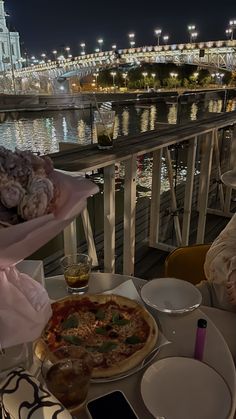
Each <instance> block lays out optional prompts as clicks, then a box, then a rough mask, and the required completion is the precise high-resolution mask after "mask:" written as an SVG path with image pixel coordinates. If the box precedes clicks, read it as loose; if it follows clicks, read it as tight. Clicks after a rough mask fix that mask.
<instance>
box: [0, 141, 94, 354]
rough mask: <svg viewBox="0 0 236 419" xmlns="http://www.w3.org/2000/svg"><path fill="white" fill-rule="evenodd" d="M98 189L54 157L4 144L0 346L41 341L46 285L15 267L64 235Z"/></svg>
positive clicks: (0, 158) (0, 165)
mask: <svg viewBox="0 0 236 419" xmlns="http://www.w3.org/2000/svg"><path fill="white" fill-rule="evenodd" d="M97 192H98V187H97V186H96V185H94V184H93V183H92V182H90V181H89V180H87V179H84V178H83V177H78V178H74V177H71V176H69V175H66V174H63V173H59V172H57V171H56V170H54V169H53V165H52V162H51V160H50V159H49V158H41V157H39V156H35V155H34V154H33V153H31V152H29V151H18V150H17V151H16V152H11V151H8V150H6V149H4V148H2V147H1V148H0V202H1V204H0V220H1V221H0V224H1V226H2V227H3V228H0V349H1V347H2V348H7V347H10V346H13V345H17V344H20V343H23V342H29V341H32V340H34V339H36V338H37V337H38V336H39V335H40V333H41V331H42V329H43V327H44V325H45V324H46V322H47V321H48V319H49V317H50V315H51V307H50V302H49V298H48V295H47V293H46V291H45V289H44V288H43V287H42V286H41V285H40V284H39V283H37V282H36V281H34V280H33V279H32V278H30V277H29V276H27V275H25V274H21V273H20V272H18V271H17V269H16V268H15V265H16V264H17V263H18V262H19V261H21V260H23V259H24V258H26V257H28V256H29V255H31V254H32V253H33V252H35V251H36V250H38V249H39V248H40V247H42V246H43V245H44V244H45V243H47V242H48V241H49V240H51V239H52V238H53V237H55V236H56V235H57V234H59V233H60V232H61V231H62V230H63V229H64V228H65V227H66V226H67V225H68V224H69V223H70V222H71V221H72V220H73V219H74V218H75V217H76V216H77V215H78V214H79V213H80V212H81V211H82V210H83V209H84V207H85V205H86V199H87V198H88V197H89V196H91V195H93V194H95V193H97Z"/></svg>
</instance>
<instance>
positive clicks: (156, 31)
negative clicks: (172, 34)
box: [154, 29, 162, 46]
mask: <svg viewBox="0 0 236 419" xmlns="http://www.w3.org/2000/svg"><path fill="white" fill-rule="evenodd" d="M154 32H155V35H156V37H157V45H158V46H159V45H160V36H161V33H162V29H155V31H154Z"/></svg>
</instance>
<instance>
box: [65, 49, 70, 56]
mask: <svg viewBox="0 0 236 419" xmlns="http://www.w3.org/2000/svg"><path fill="white" fill-rule="evenodd" d="M65 51H66V52H67V58H69V52H70V47H65Z"/></svg>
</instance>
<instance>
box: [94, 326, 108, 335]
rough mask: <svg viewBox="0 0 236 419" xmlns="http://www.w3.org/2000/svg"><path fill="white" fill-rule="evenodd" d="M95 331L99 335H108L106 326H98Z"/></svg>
mask: <svg viewBox="0 0 236 419" xmlns="http://www.w3.org/2000/svg"><path fill="white" fill-rule="evenodd" d="M95 333H98V334H99V335H106V334H107V330H106V329H105V328H104V327H96V329H95Z"/></svg>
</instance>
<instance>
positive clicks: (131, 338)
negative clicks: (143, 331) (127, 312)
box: [125, 335, 142, 345]
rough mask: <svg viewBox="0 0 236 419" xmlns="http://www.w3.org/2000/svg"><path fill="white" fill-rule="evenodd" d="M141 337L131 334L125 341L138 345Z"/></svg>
mask: <svg viewBox="0 0 236 419" xmlns="http://www.w3.org/2000/svg"><path fill="white" fill-rule="evenodd" d="M141 342H142V341H141V339H140V338H139V337H138V336H135V335H133V336H129V337H128V338H127V339H125V343H127V344H129V345H136V344H137V343H141Z"/></svg>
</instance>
